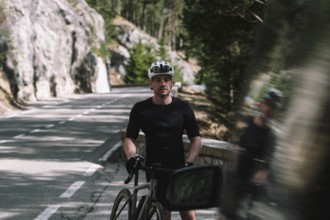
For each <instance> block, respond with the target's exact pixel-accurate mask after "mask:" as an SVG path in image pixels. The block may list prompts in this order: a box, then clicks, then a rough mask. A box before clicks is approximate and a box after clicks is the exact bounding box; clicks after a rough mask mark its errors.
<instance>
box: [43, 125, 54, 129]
mask: <svg viewBox="0 0 330 220" xmlns="http://www.w3.org/2000/svg"><path fill="white" fill-rule="evenodd" d="M54 126H55V125H53V124H50V125H47V126H46V127H45V128H46V129H47V128H51V127H54Z"/></svg>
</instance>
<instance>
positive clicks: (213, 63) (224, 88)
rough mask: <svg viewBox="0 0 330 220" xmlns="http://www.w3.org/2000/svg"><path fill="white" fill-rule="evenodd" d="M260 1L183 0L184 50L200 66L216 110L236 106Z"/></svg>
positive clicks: (250, 52) (223, 110)
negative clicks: (193, 57) (216, 105)
mask: <svg viewBox="0 0 330 220" xmlns="http://www.w3.org/2000/svg"><path fill="white" fill-rule="evenodd" d="M260 3H262V1H254V0H244V1H230V2H229V1H218V0H209V1H198V0H185V8H184V11H183V24H184V27H185V29H186V31H187V32H186V35H185V37H186V43H185V45H184V46H185V50H186V51H187V54H189V55H192V56H195V57H197V59H198V60H199V62H200V64H201V65H202V72H201V73H200V74H201V76H200V77H199V80H200V83H203V84H205V85H206V89H207V90H206V92H207V94H208V96H209V98H210V100H212V101H213V102H214V103H216V104H218V106H219V110H221V111H222V112H223V113H224V114H230V112H232V111H234V110H235V109H236V108H238V104H239V101H240V99H241V91H242V89H243V88H244V86H245V84H244V82H245V79H246V77H247V76H246V74H247V72H246V70H245V66H246V64H247V62H248V61H249V59H250V55H251V54H252V48H253V44H254V38H255V33H256V27H257V24H259V23H260V19H261V18H260V17H262V16H260V15H262V14H263V9H264V5H263V4H260Z"/></svg>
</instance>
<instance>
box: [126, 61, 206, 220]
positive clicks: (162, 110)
mask: <svg viewBox="0 0 330 220" xmlns="http://www.w3.org/2000/svg"><path fill="white" fill-rule="evenodd" d="M173 75H174V69H173V67H172V66H171V65H170V64H169V63H167V62H165V61H157V62H155V63H153V64H152V65H151V67H150V68H149V70H148V77H149V80H150V87H151V88H152V89H153V92H154V95H153V97H151V98H148V99H146V100H144V101H141V102H138V103H136V104H135V105H134V106H133V108H132V110H131V113H130V118H129V122H128V126H127V131H126V137H125V140H124V150H125V154H126V156H127V159H128V161H127V164H126V168H127V170H128V171H129V170H130V169H132V164H134V161H135V155H136V154H137V148H136V145H135V143H136V139H137V137H138V135H139V131H140V130H142V132H144V134H145V138H146V164H147V165H152V164H154V163H157V164H162V166H163V167H164V168H170V169H178V168H182V167H184V166H187V165H193V163H195V162H196V160H197V157H198V154H199V152H200V150H201V137H200V133H199V128H198V125H197V122H196V119H195V115H194V112H193V111H192V109H191V108H190V106H189V105H188V104H187V103H186V102H184V101H182V100H180V99H178V98H175V97H172V96H171V95H170V92H171V89H172V86H173V81H172V77H173ZM184 131H186V133H187V135H188V137H189V139H190V142H191V145H190V148H189V152H188V157H187V159H186V160H185V155H184V148H183V140H182V135H183V133H184ZM159 182H162V181H159ZM159 187H161V186H159ZM180 215H181V218H182V219H184V220H194V219H196V218H195V212H194V211H193V210H189V211H181V212H180ZM165 217H166V218H165V219H171V213H170V212H169V211H166V216H165Z"/></svg>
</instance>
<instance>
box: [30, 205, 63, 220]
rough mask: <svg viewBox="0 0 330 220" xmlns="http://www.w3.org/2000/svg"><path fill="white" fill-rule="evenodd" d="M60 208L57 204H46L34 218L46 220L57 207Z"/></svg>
mask: <svg viewBox="0 0 330 220" xmlns="http://www.w3.org/2000/svg"><path fill="white" fill-rule="evenodd" d="M59 208H60V206H59V205H51V206H48V208H47V209H45V210H44V211H43V212H42V213H41V214H40V215H39V216H38V217H37V218H35V219H34V220H47V219H49V218H50V216H52V215H53V214H54V213H55V212H56V211H57V210H58V209H59Z"/></svg>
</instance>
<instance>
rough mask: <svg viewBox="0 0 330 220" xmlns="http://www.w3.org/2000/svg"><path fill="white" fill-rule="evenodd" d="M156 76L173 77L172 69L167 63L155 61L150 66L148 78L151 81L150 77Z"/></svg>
mask: <svg viewBox="0 0 330 220" xmlns="http://www.w3.org/2000/svg"><path fill="white" fill-rule="evenodd" d="M156 75H170V76H173V75H174V69H173V67H172V66H171V64H169V63H168V62H165V61H163V60H160V61H157V62H155V63H153V64H151V66H150V68H149V69H148V77H149V79H152V77H154V76H156Z"/></svg>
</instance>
